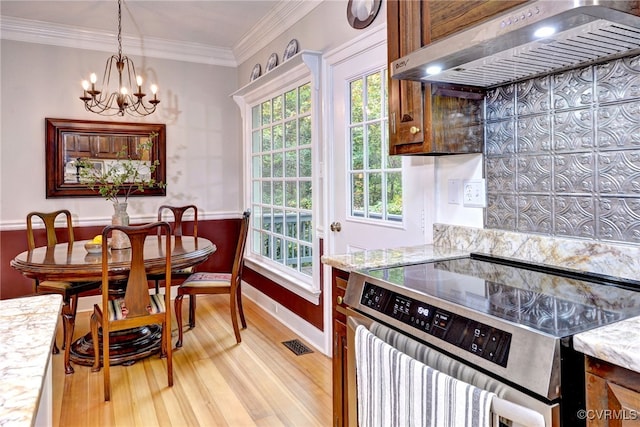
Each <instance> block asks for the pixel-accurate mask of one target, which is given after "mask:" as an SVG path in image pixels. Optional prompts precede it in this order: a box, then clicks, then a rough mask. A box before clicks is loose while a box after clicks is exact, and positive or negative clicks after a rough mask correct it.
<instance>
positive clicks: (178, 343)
mask: <svg viewBox="0 0 640 427" xmlns="http://www.w3.org/2000/svg"><path fill="white" fill-rule="evenodd" d="M182 297H183V295H177V296H176V299H175V300H174V302H173V305H174V308H175V312H176V323H177V324H178V341H176V348H180V347H182V334H183V332H182Z"/></svg>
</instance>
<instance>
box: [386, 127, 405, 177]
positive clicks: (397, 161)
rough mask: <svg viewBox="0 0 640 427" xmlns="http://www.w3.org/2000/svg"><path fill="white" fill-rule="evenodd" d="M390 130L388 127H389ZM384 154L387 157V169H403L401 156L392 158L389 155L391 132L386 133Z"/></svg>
mask: <svg viewBox="0 0 640 427" xmlns="http://www.w3.org/2000/svg"><path fill="white" fill-rule="evenodd" d="M387 129H388V127H387ZM384 152H385V154H386V157H387V167H388V168H389V169H400V168H401V167H402V157H401V156H391V155H389V132H386V131H385V132H384Z"/></svg>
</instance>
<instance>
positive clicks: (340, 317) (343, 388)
mask: <svg viewBox="0 0 640 427" xmlns="http://www.w3.org/2000/svg"><path fill="white" fill-rule="evenodd" d="M348 280H349V273H348V272H346V271H342V270H339V269H337V268H332V269H331V289H332V293H331V295H333V310H332V313H333V359H332V362H333V366H332V368H333V425H334V427H343V426H347V425H348V417H347V409H348V406H347V323H346V322H347V315H346V311H345V309H346V306H345V305H344V303H343V301H342V299H343V298H344V293H345V290H346V289H347V281H348Z"/></svg>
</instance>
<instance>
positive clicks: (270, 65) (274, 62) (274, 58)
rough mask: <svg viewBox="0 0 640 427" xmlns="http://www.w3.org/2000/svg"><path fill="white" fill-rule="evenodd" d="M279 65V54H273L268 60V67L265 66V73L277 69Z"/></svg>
mask: <svg viewBox="0 0 640 427" xmlns="http://www.w3.org/2000/svg"><path fill="white" fill-rule="evenodd" d="M277 65H278V54H277V53H272V54H271V56H270V57H269V59H268V60H267V65H265V67H264V72H265V73H268V72H269V71H271V70H273V69H274V68H276V66H277Z"/></svg>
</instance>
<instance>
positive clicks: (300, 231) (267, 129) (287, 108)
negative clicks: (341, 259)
mask: <svg viewBox="0 0 640 427" xmlns="http://www.w3.org/2000/svg"><path fill="white" fill-rule="evenodd" d="M311 110H312V108H311V83H310V82H306V83H303V84H300V85H297V86H296V87H294V88H292V89H290V90H287V91H285V92H284V93H280V94H278V95H276V96H271V97H269V98H268V99H266V100H263V101H261V102H259V103H256V104H255V105H252V106H251V204H252V212H253V213H254V221H253V226H252V239H251V241H252V246H251V251H252V253H254V254H256V255H261V256H262V257H265V258H267V259H269V260H271V261H273V262H275V263H278V264H280V265H282V266H283V267H285V268H288V269H292V270H295V271H296V272H299V273H302V274H304V275H306V276H309V277H311V276H312V236H313V231H312V218H313V217H312V205H313V199H312V186H311V183H312V174H311V172H312V143H311V141H312V138H311V129H312V126H311V124H312V123H311Z"/></svg>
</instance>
